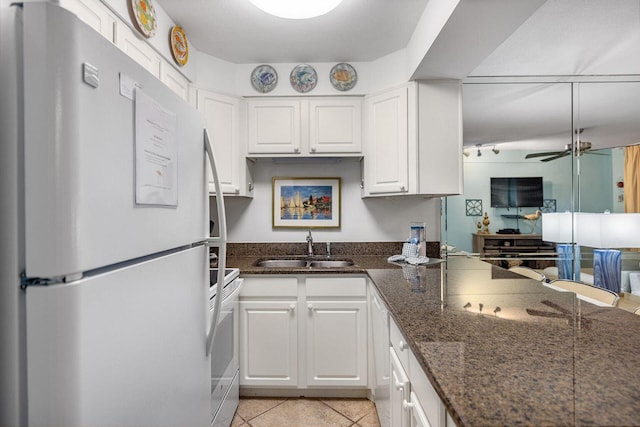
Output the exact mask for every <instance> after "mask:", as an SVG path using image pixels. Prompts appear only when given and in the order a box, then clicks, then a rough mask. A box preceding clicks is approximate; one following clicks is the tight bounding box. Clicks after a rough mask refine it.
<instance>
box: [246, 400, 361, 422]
mask: <svg viewBox="0 0 640 427" xmlns="http://www.w3.org/2000/svg"><path fill="white" fill-rule="evenodd" d="M249 423H250V424H251V426H252V427H302V426H304V427H348V426H351V425H352V424H353V422H352V421H351V420H349V419H348V418H346V417H344V416H342V415H340V414H339V413H337V412H335V411H334V410H333V409H331V408H330V407H328V406H327V405H325V404H324V403H322V402H321V401H320V400H315V399H290V400H287V401H286V402H284V403H282V404H281V405H278V406H276V407H275V408H273V409H271V410H270V411H268V412H266V413H265V414H263V415H261V416H259V417H256V418H254V419H252V420H250V421H249Z"/></svg>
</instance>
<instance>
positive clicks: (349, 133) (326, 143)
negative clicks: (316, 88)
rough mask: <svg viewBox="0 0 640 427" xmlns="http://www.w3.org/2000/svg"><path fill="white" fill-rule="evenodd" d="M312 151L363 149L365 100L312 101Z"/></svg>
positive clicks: (323, 152) (310, 131) (310, 107)
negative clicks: (363, 101) (363, 109)
mask: <svg viewBox="0 0 640 427" xmlns="http://www.w3.org/2000/svg"><path fill="white" fill-rule="evenodd" d="M309 152H310V154H316V153H317V154H331V153H336V154H339V153H353V154H361V153H362V100H360V99H323V100H311V101H309Z"/></svg>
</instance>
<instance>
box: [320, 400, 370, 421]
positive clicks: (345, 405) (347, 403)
mask: <svg viewBox="0 0 640 427" xmlns="http://www.w3.org/2000/svg"><path fill="white" fill-rule="evenodd" d="M322 402H324V403H325V404H327V405H329V406H330V407H332V408H333V409H335V410H336V411H338V412H340V413H341V414H342V415H344V416H345V417H347V418H349V419H350V420H351V421H353V422H356V421H358V420H359V419H361V418H362V417H364V416H365V415H367V414H368V413H370V412H372V411H373V412H374V413H375V405H374V404H373V402H372V401H370V400H368V399H322Z"/></svg>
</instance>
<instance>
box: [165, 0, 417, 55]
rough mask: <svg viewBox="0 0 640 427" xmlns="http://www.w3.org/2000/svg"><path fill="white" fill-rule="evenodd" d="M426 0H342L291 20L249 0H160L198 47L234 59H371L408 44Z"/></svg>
mask: <svg viewBox="0 0 640 427" xmlns="http://www.w3.org/2000/svg"><path fill="white" fill-rule="evenodd" d="M300 1H303V0H300ZM304 1H306V0H304ZM427 2H428V0H344V1H343V2H342V3H341V4H340V5H339V6H338V7H337V8H336V9H334V10H333V11H331V12H329V13H327V14H326V15H323V16H320V17H317V18H313V19H306V20H292V19H284V18H278V17H275V16H271V15H269V14H267V13H265V12H262V11H261V10H259V9H258V8H256V7H255V6H254V5H253V4H251V3H250V2H249V0H187V1H185V0H158V3H160V5H162V7H163V8H164V9H165V10H166V11H167V13H168V14H169V15H170V16H171V17H172V18H173V19H174V20H175V21H176V22H177V23H178V24H180V25H182V26H183V27H184V28H185V31H186V32H187V34H188V37H189V40H190V42H191V43H192V44H193V45H194V46H195V47H196V49H198V50H199V51H201V52H204V53H207V54H209V55H212V56H215V57H216V58H219V59H223V60H226V61H229V62H233V63H236V64H251V63H262V62H270V63H278V62H340V61H352V62H360V61H366V62H368V61H372V60H375V59H378V58H380V57H382V56H385V55H387V54H389V53H392V52H395V51H397V50H399V49H402V48H404V47H405V46H406V45H407V43H408V42H409V39H410V38H411V35H412V34H413V31H414V29H415V27H416V24H417V23H418V20H419V19H420V16H421V15H422V12H423V10H424V8H425V6H426V5H427Z"/></svg>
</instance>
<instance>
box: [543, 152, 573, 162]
mask: <svg viewBox="0 0 640 427" xmlns="http://www.w3.org/2000/svg"><path fill="white" fill-rule="evenodd" d="M569 154H570V153H569V152H568V151H565V152H564V153H562V154H558V155H557V156H553V157H549V158H548V159H542V160H540V161H541V162H550V161H551V160H556V159H560V158H562V157H566V156H568V155H569Z"/></svg>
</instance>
